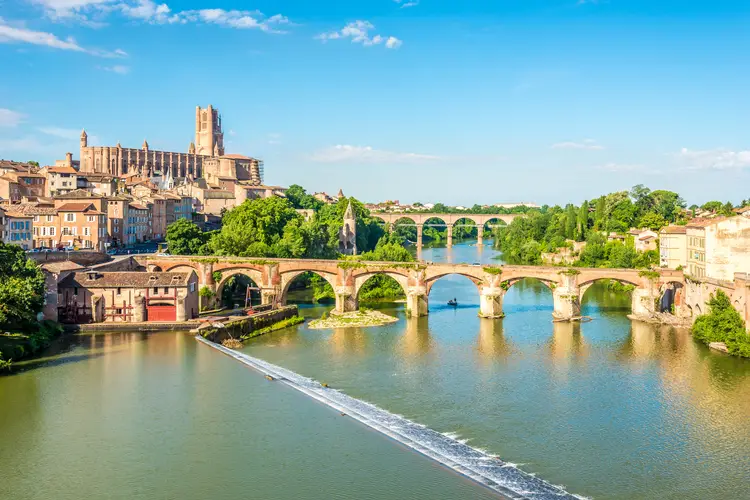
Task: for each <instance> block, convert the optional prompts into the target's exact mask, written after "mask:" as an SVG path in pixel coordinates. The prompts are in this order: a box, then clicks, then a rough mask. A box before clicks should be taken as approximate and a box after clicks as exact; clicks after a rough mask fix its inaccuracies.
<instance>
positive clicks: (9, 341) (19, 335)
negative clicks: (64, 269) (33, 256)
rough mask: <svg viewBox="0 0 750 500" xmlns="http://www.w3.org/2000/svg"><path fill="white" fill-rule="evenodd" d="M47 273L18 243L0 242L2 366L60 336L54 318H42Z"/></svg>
mask: <svg viewBox="0 0 750 500" xmlns="http://www.w3.org/2000/svg"><path fill="white" fill-rule="evenodd" d="M44 291H45V288H44V274H43V273H42V270H41V268H40V267H39V266H38V265H37V263H36V262H34V261H33V260H30V259H28V258H27V257H26V253H25V252H24V251H23V249H22V248H21V247H19V246H17V245H6V244H4V243H2V242H0V368H9V367H10V365H11V363H12V362H13V361H15V360H19V359H22V358H25V357H28V356H31V355H34V354H36V353H38V352H39V351H41V350H42V349H43V348H45V347H47V346H48V345H49V344H50V342H51V341H52V339H54V338H55V337H57V336H58V335H60V333H61V332H62V328H60V325H58V324H57V323H55V322H52V321H40V320H39V318H38V316H39V315H40V313H41V311H42V307H43V306H44Z"/></svg>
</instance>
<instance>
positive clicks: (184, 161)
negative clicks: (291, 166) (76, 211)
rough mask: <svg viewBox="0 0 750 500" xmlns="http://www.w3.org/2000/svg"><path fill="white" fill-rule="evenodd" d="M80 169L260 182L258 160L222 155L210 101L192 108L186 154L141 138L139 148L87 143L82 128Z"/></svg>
mask: <svg viewBox="0 0 750 500" xmlns="http://www.w3.org/2000/svg"><path fill="white" fill-rule="evenodd" d="M80 171H81V172H86V173H100V174H108V175H112V176H123V175H127V174H137V175H139V176H141V177H149V178H152V177H162V178H170V179H180V178H181V179H186V180H193V179H199V178H202V177H212V178H218V177H224V178H233V179H235V180H246V181H250V182H251V183H254V184H255V183H257V184H258V185H260V184H262V183H263V172H262V162H261V161H259V160H257V159H255V158H249V157H246V156H241V155H225V154H224V132H223V130H222V126H221V115H220V114H219V110H218V109H215V108H214V107H213V106H211V105H210V104H209V105H208V107H207V108H201V107H200V106H197V107H196V108H195V142H191V143H190V146H188V151H187V153H178V152H172V151H157V150H154V149H151V148H150V147H149V145H148V141H145V140H144V141H143V145H142V146H141V148H140V149H136V148H123V147H122V146H121V145H120V143H119V142H118V143H117V145H116V146H89V144H88V135H87V134H86V131H85V130H84V131H83V132H81V151H80Z"/></svg>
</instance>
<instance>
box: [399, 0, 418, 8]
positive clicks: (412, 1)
mask: <svg viewBox="0 0 750 500" xmlns="http://www.w3.org/2000/svg"><path fill="white" fill-rule="evenodd" d="M393 1H394V2H396V3H397V4H399V5H400V6H401V8H402V9H406V8H408V7H416V6H417V5H419V0H393Z"/></svg>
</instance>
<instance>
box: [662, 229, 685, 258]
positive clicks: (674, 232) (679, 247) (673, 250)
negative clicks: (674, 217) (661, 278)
mask: <svg viewBox="0 0 750 500" xmlns="http://www.w3.org/2000/svg"><path fill="white" fill-rule="evenodd" d="M659 265H660V266H661V267H666V268H669V269H677V268H680V269H685V268H687V227H686V226H676V225H669V226H666V227H663V228H662V229H661V231H659Z"/></svg>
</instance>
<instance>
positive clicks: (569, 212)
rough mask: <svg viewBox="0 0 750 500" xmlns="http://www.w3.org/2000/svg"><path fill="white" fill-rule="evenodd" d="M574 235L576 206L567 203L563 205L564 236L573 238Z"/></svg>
mask: <svg viewBox="0 0 750 500" xmlns="http://www.w3.org/2000/svg"><path fill="white" fill-rule="evenodd" d="M575 237H576V207H574V206H573V205H572V204H570V203H569V204H568V206H566V207H565V238H567V239H569V240H574V239H575Z"/></svg>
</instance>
